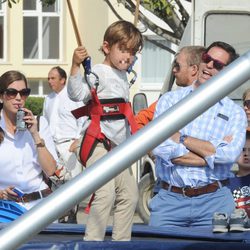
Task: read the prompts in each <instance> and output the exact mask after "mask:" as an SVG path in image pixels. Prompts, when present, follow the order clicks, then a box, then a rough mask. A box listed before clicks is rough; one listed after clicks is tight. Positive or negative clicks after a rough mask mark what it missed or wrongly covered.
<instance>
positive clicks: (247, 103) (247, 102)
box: [243, 100, 250, 109]
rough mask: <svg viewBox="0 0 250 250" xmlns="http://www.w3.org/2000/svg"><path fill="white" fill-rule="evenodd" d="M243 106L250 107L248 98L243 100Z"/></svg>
mask: <svg viewBox="0 0 250 250" xmlns="http://www.w3.org/2000/svg"><path fill="white" fill-rule="evenodd" d="M243 106H244V107H247V108H248V109H250V100H245V101H244V102H243Z"/></svg>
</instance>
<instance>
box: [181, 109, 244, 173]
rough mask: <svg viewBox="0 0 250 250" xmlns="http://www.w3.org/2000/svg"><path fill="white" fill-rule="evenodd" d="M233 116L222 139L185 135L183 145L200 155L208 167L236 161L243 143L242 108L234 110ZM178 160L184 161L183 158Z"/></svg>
mask: <svg viewBox="0 0 250 250" xmlns="http://www.w3.org/2000/svg"><path fill="white" fill-rule="evenodd" d="M233 117H234V119H231V124H230V131H229V135H224V136H223V137H222V139H211V141H203V140H199V139H197V138H193V137H190V136H187V137H186V139H185V140H184V142H183V145H184V146H185V147H186V148H187V149H188V150H190V151H191V152H193V153H195V154H196V155H198V156H200V157H202V158H203V159H204V160H205V161H206V164H207V165H208V166H209V167H210V168H214V164H215V163H221V164H223V163H234V162H236V160H237V158H238V157H239V155H240V153H241V151H242V148H243V147H244V144H245V131H246V119H245V115H244V111H243V110H242V111H241V110H238V111H235V112H234V115H233ZM224 133H225V131H221V134H222V135H223V134H224ZM176 137H177V135H176ZM178 160H179V161H180V160H183V162H185V159H184V158H181V159H178Z"/></svg>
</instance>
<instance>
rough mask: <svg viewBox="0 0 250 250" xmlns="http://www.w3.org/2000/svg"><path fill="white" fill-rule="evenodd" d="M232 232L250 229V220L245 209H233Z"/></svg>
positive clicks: (231, 218)
mask: <svg viewBox="0 0 250 250" xmlns="http://www.w3.org/2000/svg"><path fill="white" fill-rule="evenodd" d="M229 227H230V229H229V230H230V232H243V231H248V230H250V220H249V218H248V216H247V213H246V211H245V209H242V208H238V209H235V210H234V211H233V213H232V214H231V216H230V220H229Z"/></svg>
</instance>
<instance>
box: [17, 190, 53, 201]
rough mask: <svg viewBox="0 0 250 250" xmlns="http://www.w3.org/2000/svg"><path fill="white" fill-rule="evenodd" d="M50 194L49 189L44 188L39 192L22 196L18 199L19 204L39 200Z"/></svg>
mask: <svg viewBox="0 0 250 250" xmlns="http://www.w3.org/2000/svg"><path fill="white" fill-rule="evenodd" d="M51 193H52V191H51V189H50V188H46V189H43V190H41V191H37V192H33V193H29V194H24V195H23V196H22V197H21V198H19V202H30V201H35V200H39V199H41V198H45V197H47V196H48V195H49V194H51Z"/></svg>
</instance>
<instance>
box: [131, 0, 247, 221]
mask: <svg viewBox="0 0 250 250" xmlns="http://www.w3.org/2000/svg"><path fill="white" fill-rule="evenodd" d="M191 13H192V14H191V17H190V19H189V21H188V24H187V26H186V28H185V32H184V34H183V37H182V39H181V43H180V45H179V47H180V48H181V47H182V46H186V45H203V46H208V45H210V44H211V43H212V42H214V41H224V42H227V43H229V44H231V45H233V47H234V48H235V49H236V51H237V52H238V53H239V54H240V55H242V54H244V53H245V52H247V51H248V50H249V49H250V30H249V25H250V1H249V0H235V1H229V0H193V1H192V12H191ZM175 87H176V86H175V84H174V77H173V74H172V71H170V72H169V74H168V76H167V78H166V80H165V82H164V85H163V88H162V91H161V94H162V93H165V92H166V91H169V90H171V89H173V88H175ZM249 87H250V82H249V81H247V82H246V83H244V84H243V85H241V86H240V87H239V88H238V89H236V90H235V91H233V92H232V93H231V94H230V95H229V97H230V98H231V99H233V100H234V101H235V102H237V103H239V104H241V103H242V94H243V92H244V90H245V89H247V88H249ZM159 94H160V93H159ZM137 98H140V103H141V100H143V98H145V95H141V94H137V95H135V97H134V99H135V103H136V99H137ZM144 100H145V99H144ZM145 103H146V100H145ZM145 105H146V104H144V105H143V104H141V107H143V106H145ZM137 110H138V109H137ZM137 169H138V175H139V180H138V182H139V197H140V199H139V203H138V207H137V212H138V214H139V215H140V217H141V219H142V220H143V221H144V222H145V223H148V221H149V210H148V203H149V201H150V199H151V197H152V196H153V188H154V186H155V180H156V177H155V169H154V161H153V159H152V158H151V157H150V156H149V155H146V156H145V157H143V158H142V159H141V160H139V161H138V162H137Z"/></svg>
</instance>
